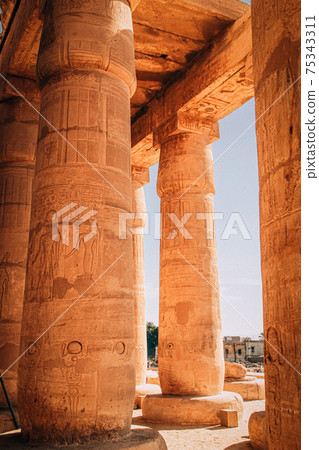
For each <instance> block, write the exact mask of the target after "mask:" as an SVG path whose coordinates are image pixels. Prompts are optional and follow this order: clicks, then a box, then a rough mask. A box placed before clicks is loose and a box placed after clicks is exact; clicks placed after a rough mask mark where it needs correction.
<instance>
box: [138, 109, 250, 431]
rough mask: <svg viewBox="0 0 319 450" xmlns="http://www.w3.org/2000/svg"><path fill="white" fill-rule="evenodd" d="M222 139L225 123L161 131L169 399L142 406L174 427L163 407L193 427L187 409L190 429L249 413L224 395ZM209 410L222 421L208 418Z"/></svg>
mask: <svg viewBox="0 0 319 450" xmlns="http://www.w3.org/2000/svg"><path fill="white" fill-rule="evenodd" d="M218 137H219V133H218V123H214V122H212V121H211V120H207V119H203V120H202V119H198V118H196V117H192V116H190V115H188V114H184V113H183V114H181V113H178V114H177V115H175V116H172V118H171V119H169V120H168V121H167V122H166V123H164V125H163V126H161V127H160V128H159V129H158V130H157V136H156V138H157V140H158V143H159V144H160V146H161V155H160V163H159V175H158V183H157V189H158V194H159V196H160V197H161V214H162V231H161V233H162V236H161V255H160V317H159V356H158V364H159V377H160V384H161V388H162V392H163V396H147V397H146V398H145V400H144V402H143V415H144V416H145V417H146V418H151V419H152V420H156V421H165V420H166V418H167V420H169V416H167V415H166V412H167V411H166V412H165V409H164V405H167V407H168V408H169V407H170V405H171V407H172V408H174V411H175V412H174V418H173V417H171V420H173V421H175V422H176V421H177V422H178V421H179V420H186V416H185V412H184V413H181V414H179V413H178V410H179V408H181V407H182V405H184V407H185V408H186V409H187V408H189V409H190V410H192V413H189V421H188V422H187V423H203V420H204V421H205V420H208V421H209V422H210V423H219V421H220V419H219V417H218V411H219V409H220V408H226V409H227V408H230V409H238V410H240V409H241V408H242V400H241V397H240V396H238V395H237V394H232V393H227V394H226V393H223V384H224V370H225V369H224V355H223V342H222V329H221V316H220V299H219V286H218V271H217V254H216V236H215V228H214V199H213V197H214V193H215V186H214V171H213V156H212V149H211V146H210V144H211V143H212V142H214V141H215V140H216V139H218ZM172 395H173V396H176V397H171V396H172ZM215 396H216V399H215V400H216V404H214V398H215ZM197 397H201V400H200V401H199V402H197V401H195V400H196V398H197ZM178 398H179V399H180V398H182V399H184V400H183V401H178ZM187 399H188V400H187ZM205 399H206V400H205ZM223 399H224V400H225V403H224V400H223ZM205 402H206V403H207V405H206V404H205ZM204 404H205V405H204ZM207 408H208V409H209V408H211V410H212V411H213V410H214V411H215V413H216V414H215V415H209V416H207V415H206V417H205V414H206V413H205V411H206V412H207ZM152 410H153V411H155V412H152ZM184 416H185V417H184ZM208 417H210V418H209V419H208ZM204 423H207V422H204Z"/></svg>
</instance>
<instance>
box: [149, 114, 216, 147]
mask: <svg viewBox="0 0 319 450" xmlns="http://www.w3.org/2000/svg"><path fill="white" fill-rule="evenodd" d="M183 133H194V134H200V135H202V136H205V137H206V138H207V139H208V141H209V143H213V142H215V141H216V140H217V139H219V126H218V122H214V121H213V120H210V119H207V118H205V119H204V118H200V117H195V116H193V115H191V114H188V113H181V112H178V113H176V114H174V115H173V116H171V117H170V118H169V119H168V120H167V121H166V122H164V123H163V125H161V126H160V127H159V128H158V129H157V130H156V132H155V133H154V145H161V144H162V143H163V142H164V141H165V140H166V139H167V138H168V137H170V136H173V135H176V134H183Z"/></svg>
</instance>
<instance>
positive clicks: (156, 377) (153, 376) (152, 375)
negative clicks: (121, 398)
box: [146, 370, 160, 386]
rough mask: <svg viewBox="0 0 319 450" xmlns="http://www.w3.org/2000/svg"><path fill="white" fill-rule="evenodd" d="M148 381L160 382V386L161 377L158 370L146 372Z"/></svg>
mask: <svg viewBox="0 0 319 450" xmlns="http://www.w3.org/2000/svg"><path fill="white" fill-rule="evenodd" d="M146 382H147V383H150V384H158V385H159V386H160V379H159V375H158V373H157V372H155V371H154V370H148V371H147V372H146Z"/></svg>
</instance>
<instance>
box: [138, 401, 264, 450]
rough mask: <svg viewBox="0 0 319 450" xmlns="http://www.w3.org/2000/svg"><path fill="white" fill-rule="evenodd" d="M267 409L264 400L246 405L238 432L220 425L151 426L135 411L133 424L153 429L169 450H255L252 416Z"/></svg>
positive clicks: (139, 411) (235, 429)
mask: <svg viewBox="0 0 319 450" xmlns="http://www.w3.org/2000/svg"><path fill="white" fill-rule="evenodd" d="M264 409H265V401H264V400H256V401H250V402H244V415H243V418H242V419H241V421H240V422H239V426H238V428H225V427H221V426H220V425H215V426H208V427H203V428H194V427H187V426H177V425H166V424H153V423H152V424H151V423H149V422H146V421H145V420H143V418H142V411H141V410H140V409H138V410H135V411H134V415H133V424H134V425H143V426H149V427H152V428H154V429H155V430H158V431H159V432H160V433H161V435H162V436H163V438H164V439H165V441H166V445H167V448H168V449H169V450H181V449H188V450H198V449H216V450H217V449H223V450H224V449H230V450H242V449H243V450H244V449H249V450H251V449H252V447H251V445H250V444H249V435H248V420H249V417H250V415H251V413H252V412H254V411H262V410H264Z"/></svg>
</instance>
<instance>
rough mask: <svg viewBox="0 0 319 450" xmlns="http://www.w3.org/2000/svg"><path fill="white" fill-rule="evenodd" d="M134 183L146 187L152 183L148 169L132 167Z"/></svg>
mask: <svg viewBox="0 0 319 450" xmlns="http://www.w3.org/2000/svg"><path fill="white" fill-rule="evenodd" d="M132 182H133V183H134V182H137V183H139V184H140V185H142V186H145V185H146V184H148V183H149V182H150V173H149V169H148V167H138V166H132Z"/></svg>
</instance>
